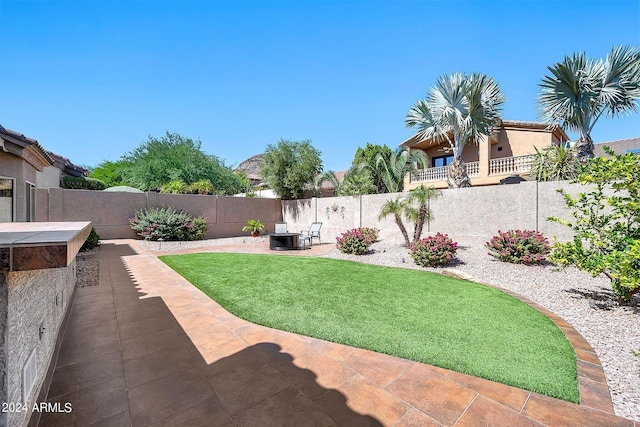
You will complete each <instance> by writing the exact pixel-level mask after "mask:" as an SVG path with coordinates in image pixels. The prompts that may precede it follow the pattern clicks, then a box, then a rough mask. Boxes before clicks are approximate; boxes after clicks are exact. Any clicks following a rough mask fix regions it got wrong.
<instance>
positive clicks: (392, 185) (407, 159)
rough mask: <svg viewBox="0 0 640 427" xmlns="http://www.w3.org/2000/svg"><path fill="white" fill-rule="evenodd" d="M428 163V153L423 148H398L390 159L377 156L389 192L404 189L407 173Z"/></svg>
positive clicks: (383, 180) (381, 174) (377, 163)
mask: <svg viewBox="0 0 640 427" xmlns="http://www.w3.org/2000/svg"><path fill="white" fill-rule="evenodd" d="M426 165H427V155H426V154H425V153H424V151H422V150H408V151H402V150H396V151H395V152H394V153H393V154H392V155H391V157H390V158H389V159H386V158H384V157H383V156H382V155H380V154H379V155H378V156H377V157H376V167H377V168H378V172H379V173H380V176H381V178H382V182H383V183H384V185H385V187H386V189H387V192H388V193H398V192H400V191H402V190H403V189H404V177H405V175H406V174H407V173H411V172H414V171H415V170H416V169H417V168H418V167H421V168H425V167H426Z"/></svg>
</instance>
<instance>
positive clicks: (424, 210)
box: [405, 184, 441, 244]
mask: <svg viewBox="0 0 640 427" xmlns="http://www.w3.org/2000/svg"><path fill="white" fill-rule="evenodd" d="M440 194H441V193H440V191H438V190H436V189H435V188H433V187H427V186H425V185H424V184H422V185H420V186H419V187H416V188H414V189H413V190H411V192H410V193H409V197H408V198H407V202H406V203H405V215H406V216H407V218H409V219H411V220H413V222H414V224H415V225H414V228H413V241H412V242H411V243H412V244H416V243H417V242H418V241H419V240H420V237H421V236H422V229H423V228H424V223H425V221H429V220H431V218H432V215H433V214H432V212H431V211H430V210H429V200H431V199H433V198H436V197H437V196H439V195H440ZM415 204H417V207H416V206H415Z"/></svg>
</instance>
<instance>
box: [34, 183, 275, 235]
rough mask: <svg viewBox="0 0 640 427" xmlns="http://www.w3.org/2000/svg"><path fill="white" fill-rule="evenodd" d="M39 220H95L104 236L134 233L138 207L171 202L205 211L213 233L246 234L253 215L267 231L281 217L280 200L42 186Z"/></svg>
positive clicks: (193, 210)
mask: <svg viewBox="0 0 640 427" xmlns="http://www.w3.org/2000/svg"><path fill="white" fill-rule="evenodd" d="M36 206H37V209H36V211H37V214H36V220H37V221H91V222H92V223H93V226H94V227H95V228H96V230H97V231H98V234H99V235H100V237H101V238H103V239H121V238H135V237H136V235H135V233H134V232H133V231H132V230H131V228H130V227H129V218H133V216H134V215H135V212H136V211H139V210H142V209H146V208H152V207H165V206H172V207H174V208H176V209H177V210H184V211H186V212H189V213H190V214H191V215H193V216H204V217H205V218H206V220H207V224H208V225H209V231H208V234H207V237H208V238H214V237H231V236H242V235H246V234H247V233H246V232H243V231H242V227H244V226H245V225H246V223H247V221H248V220H249V219H259V220H260V221H262V222H263V223H264V224H265V226H266V227H267V230H271V231H273V229H274V224H275V222H277V221H280V220H281V219H282V208H281V205H280V200H279V199H261V198H242V197H220V196H204V195H193V194H159V193H152V192H148V193H119V192H118V193H114V192H108V191H90V190H68V189H61V188H50V189H46V190H45V189H39V190H38V192H37V197H36Z"/></svg>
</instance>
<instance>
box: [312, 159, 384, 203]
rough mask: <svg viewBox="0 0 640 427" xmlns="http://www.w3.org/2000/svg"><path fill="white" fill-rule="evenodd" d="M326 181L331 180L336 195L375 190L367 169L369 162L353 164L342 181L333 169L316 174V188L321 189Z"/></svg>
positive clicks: (350, 194)
mask: <svg viewBox="0 0 640 427" xmlns="http://www.w3.org/2000/svg"><path fill="white" fill-rule="evenodd" d="M325 181H329V182H330V183H331V184H332V185H333V188H334V191H335V194H336V196H356V195H359V194H370V193H372V192H374V191H375V184H374V183H373V178H372V177H371V173H370V172H369V170H368V169H367V164H366V163H364V162H362V163H356V164H354V165H351V167H350V168H349V170H348V171H347V172H345V174H344V176H343V177H342V181H340V180H339V179H338V177H337V176H336V173H335V172H334V171H331V170H328V171H324V172H322V173H320V174H318V175H316V177H315V179H314V186H315V189H316V190H319V189H320V187H321V186H322V183H323V182H325Z"/></svg>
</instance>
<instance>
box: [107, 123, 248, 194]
mask: <svg viewBox="0 0 640 427" xmlns="http://www.w3.org/2000/svg"><path fill="white" fill-rule="evenodd" d="M120 162H122V163H123V164H124V165H125V166H124V167H123V168H122V170H121V174H122V178H123V180H124V182H126V183H128V184H129V185H132V186H134V187H137V188H140V189H142V190H149V189H153V188H161V187H162V186H163V185H165V184H167V183H169V182H172V181H182V182H184V183H185V184H187V185H189V184H193V183H195V182H198V181H204V180H208V181H210V182H211V184H213V188H214V190H215V192H216V193H217V194H235V193H238V192H240V191H241V190H242V182H241V180H240V178H239V177H238V176H237V175H236V174H234V173H233V171H232V170H231V168H229V167H227V166H225V164H224V162H223V161H222V160H221V159H219V158H217V157H216V156H213V155H210V154H206V153H205V152H204V151H202V143H201V141H200V140H197V141H194V140H192V139H190V138H186V137H183V136H181V135H179V134H177V133H170V132H167V133H166V134H165V136H163V137H161V138H154V137H152V136H149V138H148V140H147V141H146V142H143V143H142V144H140V146H139V147H138V148H136V149H135V150H133V151H131V152H129V153H127V154H125V155H124V156H122V159H121V160H120ZM117 163H118V162H117Z"/></svg>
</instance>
